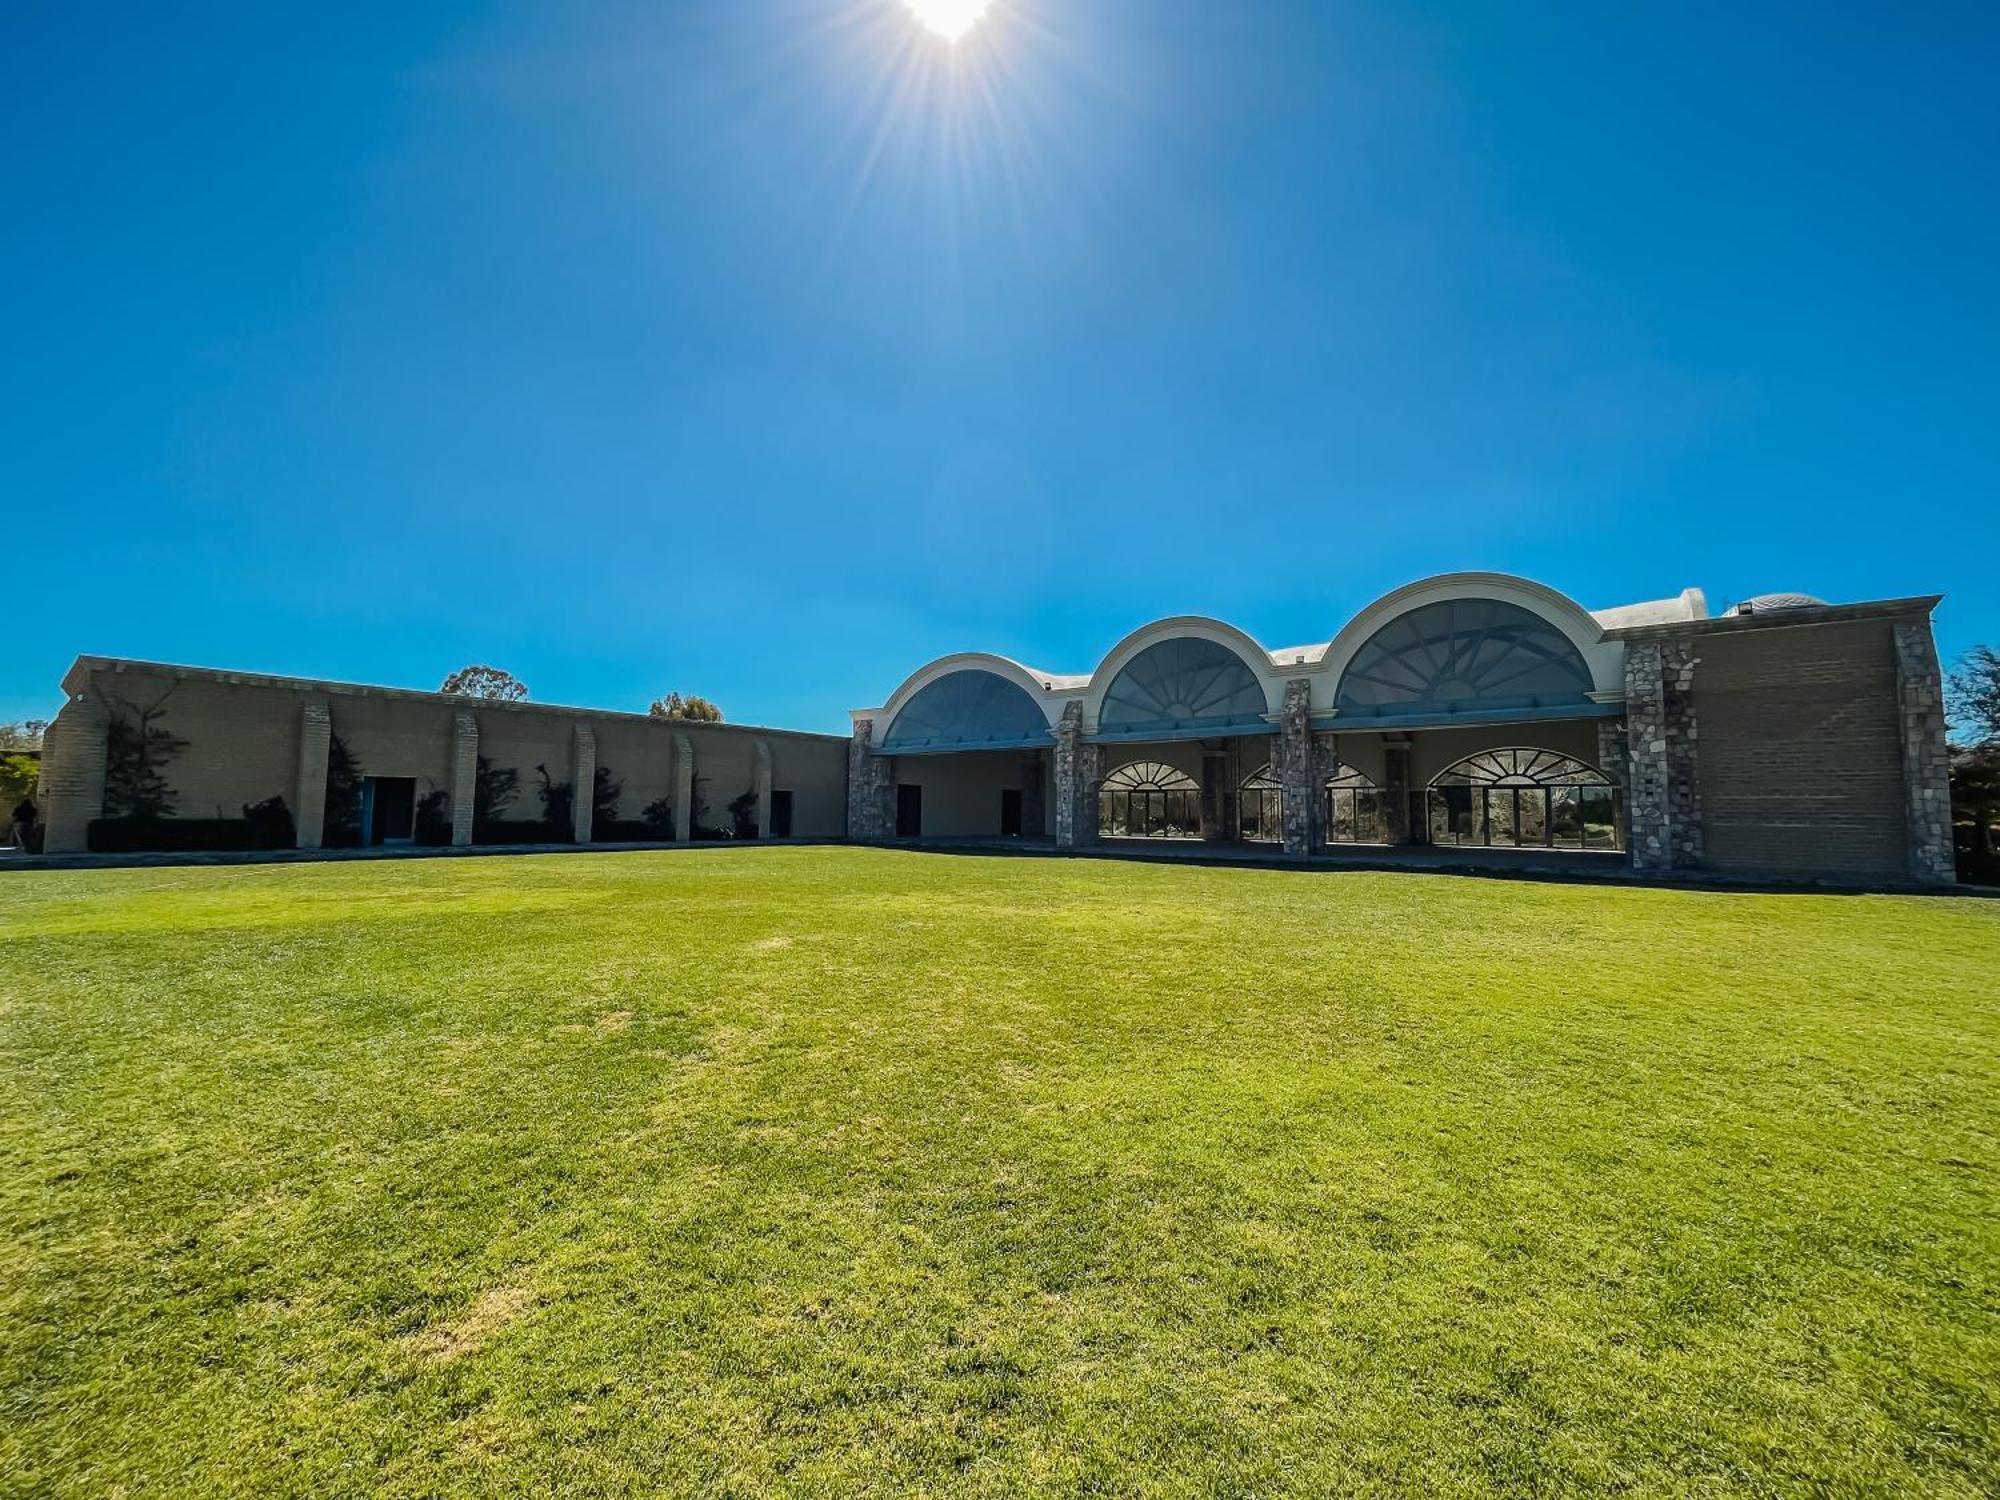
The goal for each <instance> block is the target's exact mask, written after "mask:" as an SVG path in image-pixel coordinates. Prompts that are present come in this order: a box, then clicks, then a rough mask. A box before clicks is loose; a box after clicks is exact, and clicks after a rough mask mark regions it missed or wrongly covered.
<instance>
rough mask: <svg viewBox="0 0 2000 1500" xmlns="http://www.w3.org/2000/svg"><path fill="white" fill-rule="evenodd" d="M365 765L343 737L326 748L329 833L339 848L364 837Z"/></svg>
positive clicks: (335, 738)
mask: <svg viewBox="0 0 2000 1500" xmlns="http://www.w3.org/2000/svg"><path fill="white" fill-rule="evenodd" d="M361 779H362V778H361V762H360V761H358V760H356V759H355V758H354V752H353V751H351V750H349V749H348V748H347V741H345V740H343V739H342V738H341V737H340V736H339V735H337V734H336V735H335V736H334V737H333V742H332V743H331V744H330V745H328V746H327V747H326V833H327V837H328V838H329V839H330V840H331V841H332V842H333V843H334V844H335V845H336V846H338V845H340V844H344V843H347V842H349V841H350V840H358V839H359V838H360V837H361Z"/></svg>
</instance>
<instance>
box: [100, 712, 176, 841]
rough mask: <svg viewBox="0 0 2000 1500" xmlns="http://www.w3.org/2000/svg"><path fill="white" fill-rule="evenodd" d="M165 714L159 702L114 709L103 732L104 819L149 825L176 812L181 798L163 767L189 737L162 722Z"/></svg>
mask: <svg viewBox="0 0 2000 1500" xmlns="http://www.w3.org/2000/svg"><path fill="white" fill-rule="evenodd" d="M165 712H166V710H165V709H163V708H162V707H161V706H160V705H159V704H157V703H154V704H151V705H149V706H147V707H144V708H141V707H138V706H136V705H134V704H130V703H121V704H119V705H117V706H115V707H114V708H113V709H112V711H111V717H110V720H109V722H108V723H107V724H106V725H105V731H104V815H105V816H106V817H108V818H131V819H133V820H134V821H135V822H141V823H150V822H153V821H154V820H156V819H159V818H171V817H172V816H173V815H174V803H175V802H177V801H178V800H179V798H178V796H177V795H176V794H175V792H174V789H173V788H172V787H171V786H169V785H168V784H167V778H166V776H165V774H164V772H163V771H162V769H161V768H162V767H164V766H165V765H166V763H167V762H168V761H170V760H172V759H173V758H174V757H175V756H176V755H178V754H180V753H181V751H183V750H185V749H187V741H186V740H184V739H180V738H177V737H176V736H175V735H174V734H173V733H171V732H170V731H169V730H167V729H165V728H163V727H162V726H161V724H160V723H159V720H160V718H161V716H162V715H163V714H164V713H165Z"/></svg>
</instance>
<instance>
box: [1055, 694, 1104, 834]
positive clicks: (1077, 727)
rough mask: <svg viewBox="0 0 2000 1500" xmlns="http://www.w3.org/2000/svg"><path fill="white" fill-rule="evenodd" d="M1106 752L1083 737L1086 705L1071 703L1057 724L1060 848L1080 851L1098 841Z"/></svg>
mask: <svg viewBox="0 0 2000 1500" xmlns="http://www.w3.org/2000/svg"><path fill="white" fill-rule="evenodd" d="M1103 763H1104V754H1103V751H1102V749H1101V748H1100V747H1099V746H1097V745H1093V744H1091V743H1090V742H1089V741H1088V740H1086V739H1084V737H1083V705H1082V704H1081V703H1068V704H1065V705H1064V707H1063V716H1062V721H1061V722H1060V723H1059V724H1057V725H1056V847H1057V848H1059V849H1079V848H1082V847H1083V846H1084V845H1085V844H1089V843H1092V842H1094V841H1095V840H1096V838H1097V784H1098V782H1100V781H1102V780H1103V779H1104V778H1103V776H1102V774H1101V773H1100V770H1099V768H1100V767H1101V766H1102V765H1103Z"/></svg>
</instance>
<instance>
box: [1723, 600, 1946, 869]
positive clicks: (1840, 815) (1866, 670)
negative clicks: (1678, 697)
mask: <svg viewBox="0 0 2000 1500" xmlns="http://www.w3.org/2000/svg"><path fill="white" fill-rule="evenodd" d="M1699 654H1700V658H1701V665H1700V669H1699V673H1698V676H1697V684H1698V685H1697V687H1696V690H1695V701H1696V703H1697V705H1698V707H1699V712H1700V717H1701V751H1700V757H1699V761H1698V765H1699V770H1700V782H1701V805H1702V813H1703V823H1704V832H1705V837H1706V858H1707V862H1708V863H1709V864H1710V865H1712V866H1714V867H1715V868H1717V869H1721V870H1732V871H1760V870H1769V871H1783V872H1786V873H1795V874H1812V875H1863V876H1879V877H1883V878H1892V879H1894V878H1903V877H1906V876H1907V875H1908V874H1909V854H1908V835H1907V829H1906V822H1905V815H1904V807H1905V798H1904V789H1903V767H1902V761H1903V745H1902V732H1901V727H1900V725H1899V722H1898V719H1897V702H1898V698H1897V686H1896V668H1895V659H1894V655H1893V650H1892V640H1891V627H1890V626H1889V625H1888V624H1886V623H1884V622H1881V621H1872V620H1871V621H1863V622H1859V623H1854V624H1833V625H1818V626H1813V627H1810V628H1804V629H1789V630H1759V631H1752V632H1746V633H1743V634H1740V635H1711V636H1707V637H1704V638H1703V639H1702V640H1701V642H1700V653H1699Z"/></svg>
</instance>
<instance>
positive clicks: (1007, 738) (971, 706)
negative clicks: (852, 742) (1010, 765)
mask: <svg viewBox="0 0 2000 1500" xmlns="http://www.w3.org/2000/svg"><path fill="white" fill-rule="evenodd" d="M1049 742H1050V734H1049V721H1048V720H1047V719H1046V718H1044V717H1043V716H1042V709H1041V705H1040V704H1038V703H1036V702H1035V700H1034V699H1033V698H1031V697H1029V696H1028V692H1027V690H1026V689H1025V688H1023V687H1021V686H1020V685H1019V684H1017V683H1012V682H1009V681H1008V680H1007V679H1006V678H1004V677H1002V676H1000V675H999V674H998V673H996V672H988V671H984V670H981V669H979V668H966V669H965V670H963V671H958V672H951V673H947V674H946V675H945V676H943V677H940V678H938V680H937V681H936V682H933V683H929V684H926V685H925V686H924V687H923V688H922V689H921V690H920V691H919V692H918V693H917V694H916V695H915V696H914V697H912V698H911V699H910V701H909V702H908V703H906V704H904V705H903V710H902V712H901V713H899V714H897V715H896V719H895V722H894V723H892V724H891V725H890V726H889V732H888V734H887V735H885V736H884V737H883V740H882V749H883V751H884V752H885V753H887V754H896V753H898V752H900V753H903V754H908V753H910V752H911V751H917V750H938V749H946V748H949V749H954V750H977V749H980V748H982V747H993V748H999V747H1004V746H1012V745H1036V746H1039V745H1044V744H1048V743H1049Z"/></svg>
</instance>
